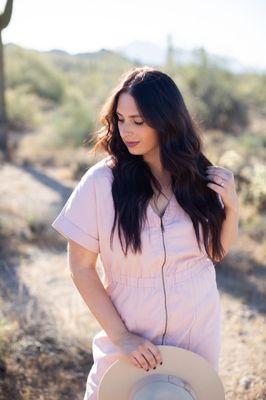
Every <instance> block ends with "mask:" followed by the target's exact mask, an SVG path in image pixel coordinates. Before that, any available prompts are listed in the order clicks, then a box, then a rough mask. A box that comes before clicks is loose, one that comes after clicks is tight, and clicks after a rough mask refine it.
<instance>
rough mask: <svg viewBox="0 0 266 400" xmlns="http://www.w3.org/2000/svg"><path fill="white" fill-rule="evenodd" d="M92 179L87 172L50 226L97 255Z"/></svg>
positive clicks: (90, 171)
mask: <svg viewBox="0 0 266 400" xmlns="http://www.w3.org/2000/svg"><path fill="white" fill-rule="evenodd" d="M94 179H95V177H94V175H93V173H92V170H90V169H89V170H87V171H86V173H85V174H84V175H83V176H82V178H81V179H80V181H79V183H78V184H77V186H76V187H75V188H74V190H73V192H72V193H71V195H70V197H69V198H68V200H67V201H66V203H65V205H64V207H63V208H62V210H61V211H60V213H59V214H58V216H57V217H56V219H55V220H54V221H53V223H52V224H51V226H52V227H53V228H54V229H55V230H57V231H58V232H59V233H60V234H62V235H63V236H64V237H65V238H66V239H72V240H73V241H75V242H77V243H78V244H80V245H81V246H83V247H85V248H86V249H88V250H91V251H93V252H95V253H99V252H100V247H99V237H98V225H97V204H96V193H95V182H94Z"/></svg>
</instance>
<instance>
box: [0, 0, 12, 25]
mask: <svg viewBox="0 0 266 400" xmlns="http://www.w3.org/2000/svg"><path fill="white" fill-rule="evenodd" d="M12 8H13V0H7V2H6V6H5V9H4V11H3V13H2V14H1V15H0V30H1V31H2V30H3V29H5V28H6V27H7V25H8V24H9V22H10V18H11V15H12Z"/></svg>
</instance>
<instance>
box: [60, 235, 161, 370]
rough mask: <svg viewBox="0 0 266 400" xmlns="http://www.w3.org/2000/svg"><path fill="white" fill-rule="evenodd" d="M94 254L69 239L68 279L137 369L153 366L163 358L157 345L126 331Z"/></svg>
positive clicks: (111, 338) (112, 339)
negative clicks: (98, 271)
mask: <svg viewBox="0 0 266 400" xmlns="http://www.w3.org/2000/svg"><path fill="white" fill-rule="evenodd" d="M96 262H97V253H95V252H92V251H89V250H87V249H85V248H84V247H83V246H80V245H79V244H78V243H76V242H75V241H72V240H71V239H69V240H68V264H69V268H70V271H71V278H72V280H73V282H74V284H75V286H76V287H77V289H78V291H79V293H80V295H81V297H82V298H83V300H84V302H85V303H86V304H87V306H88V307H89V309H90V311H91V312H92V314H93V315H94V316H95V318H96V319H97V321H98V322H99V324H100V325H101V326H102V327H103V329H104V330H105V332H106V333H107V335H108V337H109V338H110V340H111V341H112V342H113V343H114V345H116V346H117V347H118V348H119V349H120V350H121V353H122V354H123V355H125V356H126V357H129V358H130V360H131V362H132V363H133V364H134V365H135V366H137V367H140V368H144V369H146V370H147V368H153V367H156V364H159V363H160V362H161V361H162V358H161V354H160V351H159V349H158V348H157V346H155V345H154V344H153V343H152V342H151V341H149V340H148V339H145V338H142V337H141V336H138V335H135V334H134V333H131V332H129V331H128V330H127V328H126V326H125V325H124V323H123V321H122V319H121V317H120V315H119V314H118V312H117V310H116V308H115V306H114V304H113V302H112V300H111V298H110V297H109V295H108V293H107V292H106V290H105V288H104V286H103V284H102V282H101V280H100V278H99V276H98V273H97V270H96Z"/></svg>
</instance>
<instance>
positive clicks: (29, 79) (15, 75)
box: [6, 47, 65, 103]
mask: <svg viewBox="0 0 266 400" xmlns="http://www.w3.org/2000/svg"><path fill="white" fill-rule="evenodd" d="M6 77H7V78H6V79H7V87H8V88H11V89H14V88H16V87H17V86H20V85H27V87H28V88H29V90H30V91H31V92H32V93H34V94H35V95H37V96H40V97H43V98H46V99H49V100H52V101H54V102H56V103H60V102H61V100H62V98H63V95H64V85H65V82H64V79H63V77H62V75H61V74H60V72H59V71H58V69H57V68H56V67H55V66H54V65H53V64H52V63H51V62H50V60H49V58H47V57H46V56H45V54H40V53H38V52H37V51H33V50H27V51H25V50H24V49H21V48H19V47H15V48H12V49H10V51H9V52H7V57H6Z"/></svg>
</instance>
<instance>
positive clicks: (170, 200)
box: [148, 192, 174, 219]
mask: <svg viewBox="0 0 266 400" xmlns="http://www.w3.org/2000/svg"><path fill="white" fill-rule="evenodd" d="M173 197H174V192H173V193H172V194H171V197H170V199H169V200H168V203H167V205H166V207H165V209H164V211H163V213H162V214H161V215H159V214H157V212H156V211H155V210H154V208H153V207H152V205H151V201H149V203H148V206H149V207H150V209H151V210H152V212H153V214H154V215H156V217H157V218H159V219H161V218H163V217H164V216H165V215H166V214H167V212H168V210H169V207H170V203H171V202H172V199H173Z"/></svg>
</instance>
